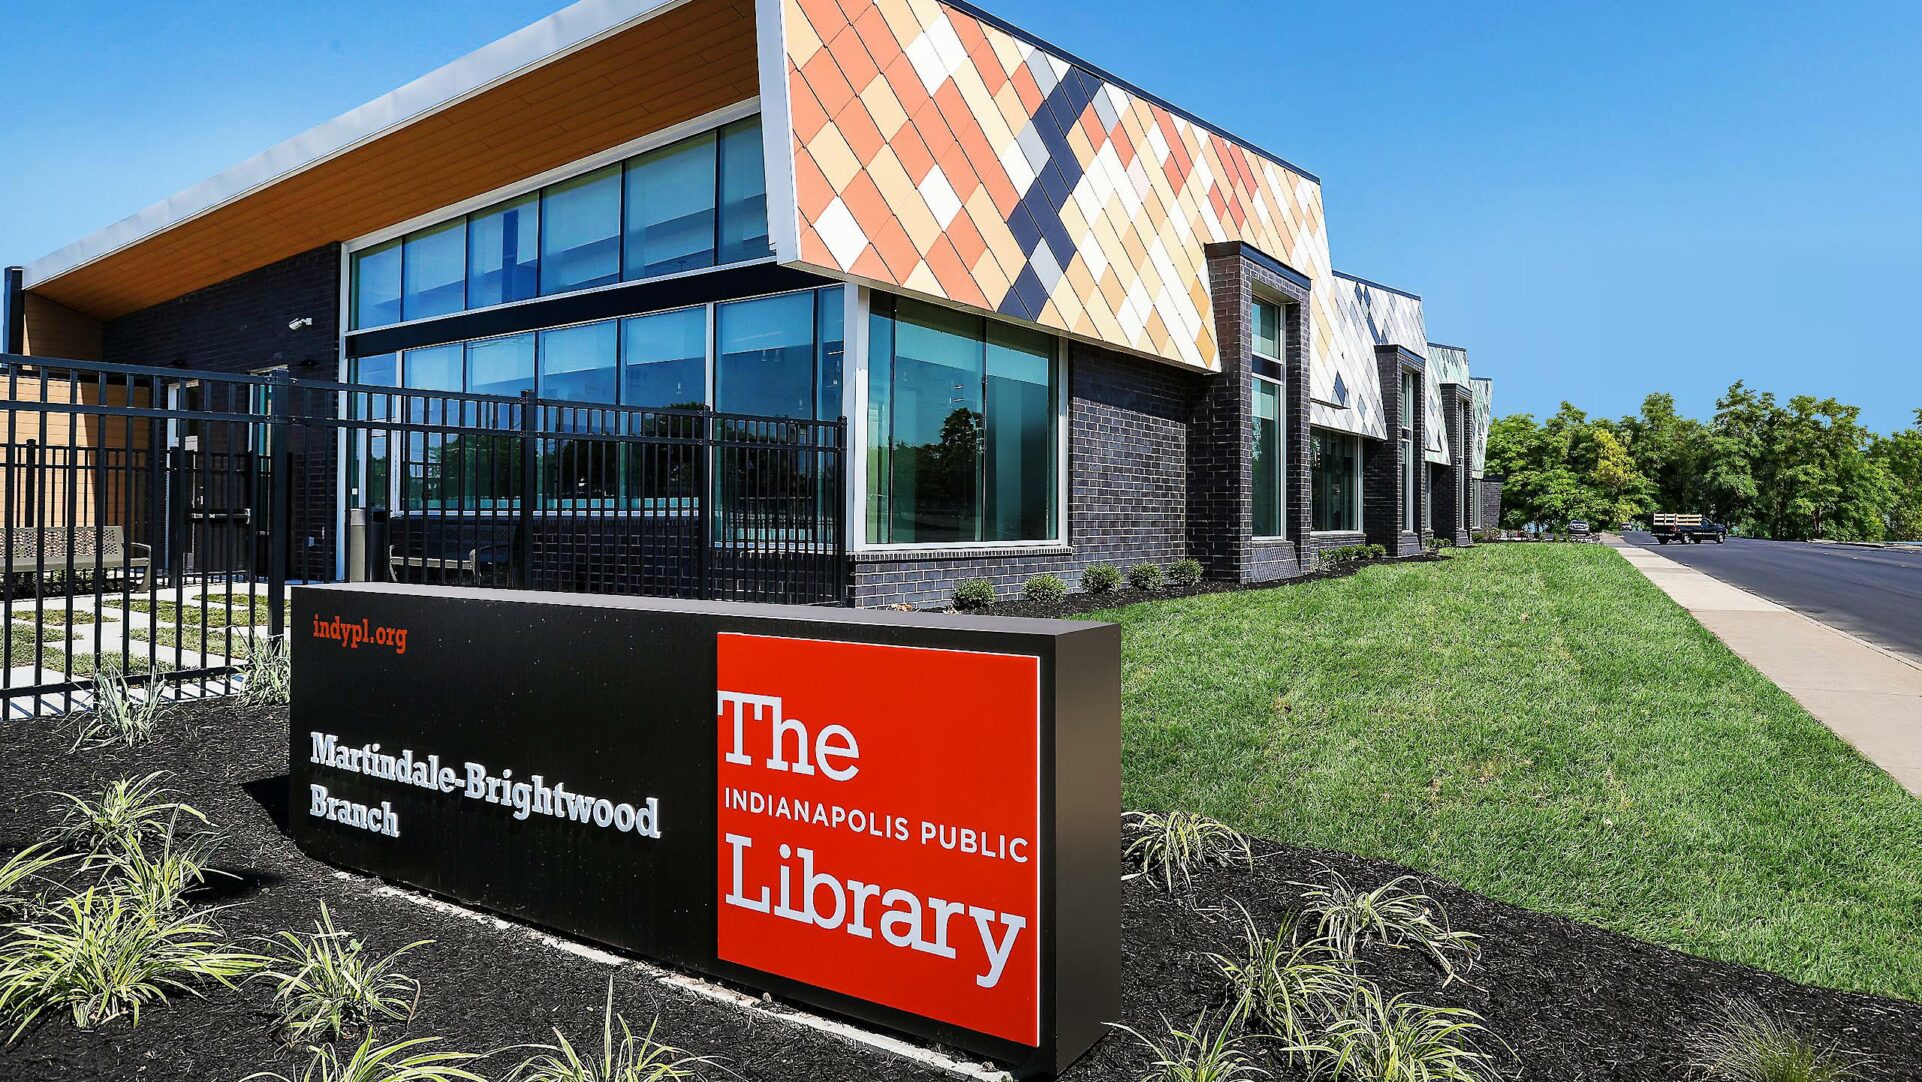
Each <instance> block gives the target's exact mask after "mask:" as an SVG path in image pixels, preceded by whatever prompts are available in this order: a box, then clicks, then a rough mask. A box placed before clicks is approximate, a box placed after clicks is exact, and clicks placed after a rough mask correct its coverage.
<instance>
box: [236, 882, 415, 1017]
mask: <svg viewBox="0 0 1922 1082" xmlns="http://www.w3.org/2000/svg"><path fill="white" fill-rule="evenodd" d="M271 942H272V948H271V949H272V952H273V953H272V955H271V958H272V964H273V966H274V967H275V968H273V969H269V970H268V971H267V972H265V973H263V974H261V975H262V976H263V977H266V978H267V979H268V980H270V981H272V982H273V983H274V984H275V985H276V986H277V987H276V989H275V991H274V1001H275V1003H276V1004H277V1005H278V1006H277V1009H278V1010H279V1012H280V1029H281V1032H282V1033H283V1034H285V1036H286V1037H287V1040H288V1043H290V1044H291V1043H293V1042H295V1041H300V1040H312V1039H316V1038H318V1039H320V1040H324V1041H331V1040H337V1039H339V1038H340V1037H342V1036H344V1035H346V1034H347V1033H349V1032H351V1031H355V1030H358V1029H360V1028H361V1027H363V1026H371V1025H373V1024H374V1023H376V1022H379V1021H382V1020H387V1019H392V1020H394V1021H400V1022H405V1021H407V1020H408V1019H410V1018H412V1017H413V1016H414V1007H415V1005H416V1004H417V1003H418V1002H419V1001H420V982H419V981H417V980H414V979H413V978H412V977H409V976H406V975H405V974H402V973H398V972H395V970H394V967H395V964H396V963H397V962H399V961H400V957H401V955H403V954H406V953H407V952H408V951H411V950H413V949H415V948H416V947H424V946H426V945H427V944H429V943H431V942H433V940H431V939H421V940H416V941H415V942H412V943H409V944H407V945H406V946H404V947H402V948H400V949H399V950H397V951H394V952H393V953H391V954H386V955H382V956H380V957H373V956H370V955H369V954H368V953H367V951H366V947H365V946H364V945H363V944H362V943H361V941H360V940H359V939H358V938H356V937H354V936H351V935H349V934H347V933H346V932H343V931H341V930H340V929H339V928H336V927H335V926H334V916H333V914H332V913H329V912H328V911H327V903H325V902H322V903H321V905H320V919H319V920H317V921H315V922H314V930H313V931H312V932H281V933H280V934H279V935H277V936H275V937H274V938H273V940H272V941H271Z"/></svg>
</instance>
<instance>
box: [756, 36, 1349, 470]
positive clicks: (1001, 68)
mask: <svg viewBox="0 0 1922 1082" xmlns="http://www.w3.org/2000/svg"><path fill="white" fill-rule="evenodd" d="M781 7H782V16H783V26H782V28H781V30H782V38H781V40H782V42H783V47H784V51H785V59H786V72H787V86H786V88H785V90H786V98H787V108H788V115H789V120H790V123H791V134H792V149H793V163H792V164H793V172H794V195H795V211H796V216H797V220H796V223H795V225H796V228H795V238H796V243H797V245H798V251H796V252H794V253H792V254H791V255H790V253H789V252H787V251H785V250H784V251H783V252H782V253H781V254H782V256H783V258H784V259H790V261H791V262H795V263H799V264H805V265H808V266H812V267H815V268H818V269H820V270H822V271H824V272H827V273H830V274H836V275H842V276H847V277H852V278H859V279H865V280H867V281H869V282H873V283H878V284H881V285H884V286H887V287H890V288H895V289H899V290H902V291H904V292H909V293H918V294H922V295H925V296H928V297H932V298H936V299H940V300H946V301H950V302H953V303H957V304H961V305H965V306H969V307H974V308H978V309H981V310H983V311H986V312H991V313H996V314H999V315H1003V316H1007V317H1011V318H1014V319H1018V320H1025V321H1027V322H1030V323H1034V324H1037V325H1039V326H1042V327H1047V328H1050V329H1053V330H1056V331H1060V332H1064V333H1068V334H1073V335H1077V336H1080V337H1083V338H1087V339H1091V340H1094V341H1098V342H1102V343H1106V344H1109V345H1112V346H1115V347H1117V348H1120V349H1125V350H1129V351H1133V352H1136V353H1140V354H1145V355H1148V356H1152V357H1156V358H1160V359H1163V360H1167V361H1172V362H1176V363H1180V364H1185V365H1190V366H1192V367H1195V368H1199V369H1204V370H1209V371H1216V370H1219V368H1220V357H1219V354H1218V347H1217V344H1216V342H1215V337H1214V324H1213V318H1212V308H1211V305H1210V302H1209V297H1208V285H1207V275H1206V273H1205V257H1204V255H1203V246H1204V245H1206V244H1208V243H1210V242H1213V241H1225V240H1238V241H1243V242H1245V243H1248V244H1250V245H1252V246H1254V247H1255V248H1258V249H1260V250H1261V251H1263V252H1265V253H1267V254H1268V255H1270V256H1272V257H1274V258H1276V259H1279V260H1281V261H1282V262H1284V263H1287V264H1288V265H1289V266H1291V267H1294V268H1295V269H1297V270H1299V271H1301V272H1302V273H1303V274H1306V275H1307V276H1308V277H1309V278H1310V279H1312V280H1313V281H1314V282H1315V283H1316V286H1317V288H1316V289H1315V290H1314V291H1313V296H1314V298H1315V299H1314V303H1313V306H1312V308H1313V310H1312V311H1311V313H1310V318H1309V321H1308V323H1309V327H1310V341H1309V347H1310V351H1309V352H1310V358H1311V366H1310V367H1311V372H1312V373H1313V382H1314V384H1315V387H1314V388H1313V394H1314V396H1316V397H1319V396H1321V395H1324V394H1332V392H1333V386H1334V381H1335V379H1336V378H1337V377H1340V378H1341V379H1342V380H1343V382H1344V384H1345V385H1346V386H1348V387H1350V388H1352V389H1353V393H1352V394H1351V395H1350V402H1349V405H1348V406H1347V407H1345V408H1335V407H1332V406H1327V407H1317V409H1318V410H1319V415H1318V417H1317V418H1316V423H1317V424H1325V425H1327V426H1329V427H1333V428H1339V429H1343V430H1346V431H1352V432H1360V433H1363V434H1366V435H1372V436H1376V437H1382V436H1383V435H1384V432H1383V430H1382V418H1381V416H1380V393H1379V388H1377V387H1376V386H1375V384H1376V376H1375V369H1374V357H1373V350H1372V348H1371V347H1370V346H1369V344H1368V342H1367V331H1366V329H1365V328H1357V327H1355V326H1352V325H1347V324H1346V321H1347V320H1348V319H1349V317H1350V314H1349V313H1346V312H1344V311H1343V310H1342V303H1343V302H1342V301H1341V300H1340V298H1339V297H1338V296H1337V295H1336V294H1337V293H1339V292H1340V291H1339V290H1336V289H1331V288H1324V287H1327V286H1332V285H1333V275H1332V268H1331V266H1330V263H1329V256H1328V242H1327V235H1326V231H1325V227H1324V222H1323V219H1322V205H1321V188H1320V185H1319V184H1318V183H1317V182H1316V181H1315V180H1314V179H1313V178H1312V177H1309V176H1307V175H1305V174H1303V173H1301V172H1299V171H1297V170H1295V169H1293V168H1291V167H1289V166H1288V165H1286V164H1285V163H1283V162H1280V161H1278V160H1276V159H1274V158H1272V157H1269V156H1266V155H1264V154H1262V153H1261V152H1259V151H1257V150H1254V149H1253V148H1251V147H1248V146H1245V145H1243V144H1240V143H1237V142H1235V141H1233V140H1231V139H1228V138H1226V137H1224V136H1222V135H1220V134H1218V133H1216V132H1213V131H1210V130H1208V129H1206V128H1203V127H1201V126H1200V125H1197V124H1195V123H1194V122H1192V121H1190V120H1188V119H1187V118H1185V117H1183V116H1181V115H1180V114H1179V113H1176V112H1175V111H1173V110H1171V109H1168V108H1166V107H1164V106H1162V105H1160V104H1158V103H1156V102H1154V101H1151V100H1148V99H1146V98H1143V97H1142V96H1140V95H1139V94H1136V93H1134V92H1132V91H1130V90H1128V89H1126V88H1124V87H1121V86H1117V85H1115V84H1113V83H1110V82H1107V81H1105V80H1103V79H1101V78H1098V77H1097V76H1095V75H1093V74H1092V73H1090V72H1089V71H1087V70H1085V69H1083V68H1081V67H1078V66H1076V65H1074V64H1072V63H1070V62H1069V61H1068V60H1066V59H1064V58H1063V57H1061V56H1059V55H1057V54H1055V53H1053V52H1051V51H1049V50H1047V49H1045V48H1042V47H1040V46H1039V45H1037V44H1035V43H1033V42H1031V41H1028V40H1026V39H1024V38H1021V37H1017V36H1015V35H1013V34H1011V33H1008V32H1007V31H1004V30H1002V29H1000V28H998V27H996V26H993V25H990V24H989V23H986V22H983V21H982V20H980V19H977V18H975V17H973V16H971V15H969V14H968V13H966V12H964V11H961V10H958V9H954V8H949V7H946V6H944V5H942V4H940V3H937V2H935V0H782V3H781ZM772 98H773V96H771V95H769V94H767V93H766V92H765V91H764V93H763V100H764V101H769V100H772Z"/></svg>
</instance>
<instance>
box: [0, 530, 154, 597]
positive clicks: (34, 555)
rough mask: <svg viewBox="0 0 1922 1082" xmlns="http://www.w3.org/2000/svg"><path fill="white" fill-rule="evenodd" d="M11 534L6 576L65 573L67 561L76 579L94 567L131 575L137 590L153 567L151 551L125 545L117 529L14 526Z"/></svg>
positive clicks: (122, 535)
mask: <svg viewBox="0 0 1922 1082" xmlns="http://www.w3.org/2000/svg"><path fill="white" fill-rule="evenodd" d="M11 533H12V543H11V544H9V545H8V547H7V572H6V573H7V574H8V575H9V576H12V575H52V574H54V573H55V572H65V571H67V570H69V566H68V564H69V561H71V564H72V567H71V570H72V571H73V573H74V574H76V575H86V574H91V573H92V572H93V571H94V569H95V568H96V567H98V568H99V570H100V572H101V573H102V574H105V575H116V574H118V575H131V576H132V577H133V583H134V585H135V586H136V587H138V586H141V585H143V584H144V583H145V582H146V579H147V571H148V569H149V568H150V567H151V566H152V564H153V550H152V549H151V548H149V547H148V546H146V545H141V544H134V545H129V544H127V533H126V530H124V529H123V528H121V527H119V526H99V527H92V526H75V527H73V528H72V529H68V528H67V527H65V526H16V527H14V529H13V530H12V531H11Z"/></svg>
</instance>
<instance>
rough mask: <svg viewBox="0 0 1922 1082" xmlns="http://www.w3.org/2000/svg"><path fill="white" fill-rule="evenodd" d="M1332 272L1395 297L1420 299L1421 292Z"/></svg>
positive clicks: (1340, 272)
mask: <svg viewBox="0 0 1922 1082" xmlns="http://www.w3.org/2000/svg"><path fill="white" fill-rule="evenodd" d="M1334 273H1335V277H1337V278H1346V279H1348V280H1349V281H1351V282H1359V283H1361V284H1362V285H1365V286H1368V287H1370V288H1373V289H1379V290H1383V291H1385V292H1388V293H1393V294H1394V295H1396V296H1397V297H1407V298H1408V299H1409V300H1411V301H1418V300H1421V294H1419V293H1410V292H1409V291H1407V290H1405V289H1396V288H1395V287H1394V286H1391V285H1387V284H1385V283H1382V282H1377V281H1375V280H1374V279H1372V278H1363V277H1362V276H1361V275H1359V274H1349V273H1348V272H1347V271H1341V270H1338V271H1336V272H1334ZM1434 344H1435V343H1433V342H1430V343H1429V345H1431V346H1432V345H1434Z"/></svg>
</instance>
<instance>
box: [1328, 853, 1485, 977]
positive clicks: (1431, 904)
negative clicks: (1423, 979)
mask: <svg viewBox="0 0 1922 1082" xmlns="http://www.w3.org/2000/svg"><path fill="white" fill-rule="evenodd" d="M1419 883H1420V881H1419V880H1417V879H1416V878H1415V877H1414V876H1412V875H1402V876H1396V877H1395V878H1394V879H1391V880H1389V881H1388V882H1386V883H1384V884H1382V885H1381V886H1379V887H1376V888H1375V889H1374V890H1367V891H1364V890H1361V889H1360V888H1358V887H1356V886H1355V885H1354V884H1352V883H1350V882H1348V880H1347V879H1346V878H1344V877H1343V876H1342V875H1341V873H1339V872H1335V871H1329V872H1327V873H1326V874H1325V875H1324V876H1323V878H1322V881H1321V882H1319V883H1312V884H1310V883H1298V884H1296V885H1297V886H1301V887H1305V888H1307V889H1306V890H1305V891H1303V893H1302V899H1303V901H1304V902H1305V906H1304V913H1305V915H1306V916H1307V917H1308V918H1309V919H1312V920H1313V921H1315V925H1316V927H1315V934H1316V935H1318V936H1321V937H1323V938H1325V939H1327V940H1328V941H1329V942H1330V943H1331V944H1333V945H1334V946H1335V948H1336V949H1337V950H1339V951H1340V952H1341V953H1342V954H1344V955H1347V956H1348V957H1350V958H1353V957H1358V956H1359V953H1360V951H1361V948H1362V947H1363V946H1364V945H1366V944H1369V943H1380V944H1383V945H1385V946H1388V947H1393V948H1396V949H1401V950H1415V951H1419V952H1420V953H1422V954H1424V955H1426V956H1427V958H1428V959H1429V961H1431V962H1433V963H1434V964H1435V967H1436V968H1437V969H1439V970H1441V972H1442V976H1443V983H1444V984H1446V983H1448V982H1450V981H1453V980H1454V979H1455V978H1456V977H1458V976H1460V975H1461V974H1462V973H1465V972H1467V971H1468V970H1469V969H1470V968H1472V967H1473V966H1474V964H1475V959H1476V958H1477V957H1478V956H1479V955H1480V953H1481V947H1480V946H1479V945H1478V944H1477V943H1476V940H1477V939H1479V938H1480V937H1479V936H1476V935H1475V934H1474V933H1472V932H1458V931H1455V930H1453V929H1451V928H1449V926H1448V911H1447V910H1445V909H1443V908H1442V906H1441V903H1439V902H1437V901H1435V900H1434V899H1433V898H1430V897H1429V896H1428V895H1426V894H1422V893H1420V892H1418V891H1414V890H1410V889H1409V885H1410V884H1416V885H1419Z"/></svg>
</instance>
